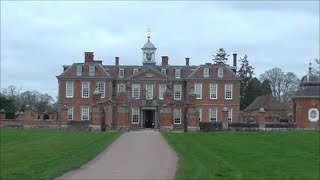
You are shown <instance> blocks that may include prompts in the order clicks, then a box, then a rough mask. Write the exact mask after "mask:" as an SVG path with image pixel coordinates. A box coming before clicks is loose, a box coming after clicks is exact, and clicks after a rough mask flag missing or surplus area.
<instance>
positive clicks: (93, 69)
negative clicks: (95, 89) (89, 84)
mask: <svg viewBox="0 0 320 180" xmlns="http://www.w3.org/2000/svg"><path fill="white" fill-rule="evenodd" d="M95 71H96V68H95V66H89V76H94V74H95Z"/></svg>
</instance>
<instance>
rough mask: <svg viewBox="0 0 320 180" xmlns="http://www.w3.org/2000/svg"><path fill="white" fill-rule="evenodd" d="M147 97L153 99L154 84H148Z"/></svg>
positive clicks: (146, 88) (146, 87)
mask: <svg viewBox="0 0 320 180" xmlns="http://www.w3.org/2000/svg"><path fill="white" fill-rule="evenodd" d="M145 91H146V99H153V84H146V86H145Z"/></svg>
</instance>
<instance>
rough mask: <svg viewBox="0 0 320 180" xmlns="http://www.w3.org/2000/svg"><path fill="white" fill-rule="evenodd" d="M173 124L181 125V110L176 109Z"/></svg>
mask: <svg viewBox="0 0 320 180" xmlns="http://www.w3.org/2000/svg"><path fill="white" fill-rule="evenodd" d="M173 123H174V124H181V109H174V110H173Z"/></svg>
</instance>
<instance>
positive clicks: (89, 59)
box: [84, 52, 93, 63]
mask: <svg viewBox="0 0 320 180" xmlns="http://www.w3.org/2000/svg"><path fill="white" fill-rule="evenodd" d="M84 62H85V63H93V52H84Z"/></svg>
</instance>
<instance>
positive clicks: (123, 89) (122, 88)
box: [118, 83, 126, 93]
mask: <svg viewBox="0 0 320 180" xmlns="http://www.w3.org/2000/svg"><path fill="white" fill-rule="evenodd" d="M119 92H126V85H125V84H124V83H119V84H118V93H119Z"/></svg>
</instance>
